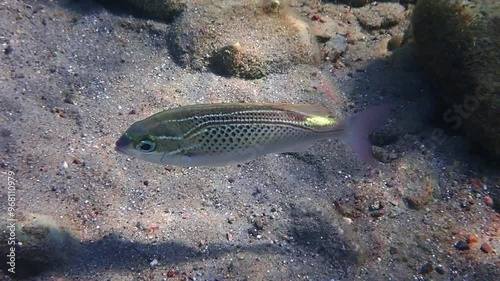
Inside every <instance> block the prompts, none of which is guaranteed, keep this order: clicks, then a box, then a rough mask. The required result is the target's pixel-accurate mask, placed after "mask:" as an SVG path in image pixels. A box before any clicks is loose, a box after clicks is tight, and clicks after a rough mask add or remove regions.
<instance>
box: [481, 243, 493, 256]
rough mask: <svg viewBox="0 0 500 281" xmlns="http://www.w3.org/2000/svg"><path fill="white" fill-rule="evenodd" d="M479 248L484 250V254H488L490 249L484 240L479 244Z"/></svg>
mask: <svg viewBox="0 0 500 281" xmlns="http://www.w3.org/2000/svg"><path fill="white" fill-rule="evenodd" d="M480 249H481V251H483V252H485V253H486V254H488V253H490V252H491V251H492V249H491V246H490V245H489V244H488V243H486V242H484V243H483V244H482V245H481V248H480Z"/></svg>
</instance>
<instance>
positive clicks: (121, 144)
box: [115, 136, 132, 155]
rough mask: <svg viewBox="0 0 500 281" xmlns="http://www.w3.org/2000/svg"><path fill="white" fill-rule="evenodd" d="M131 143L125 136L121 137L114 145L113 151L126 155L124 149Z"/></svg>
mask: <svg viewBox="0 0 500 281" xmlns="http://www.w3.org/2000/svg"><path fill="white" fill-rule="evenodd" d="M131 143H132V141H131V140H130V139H129V138H127V137H126V136H121V137H120V138H119V139H118V140H117V141H116V143H115V151H116V152H118V153H121V154H125V155H128V153H127V149H126V147H128V146H130V144H131Z"/></svg>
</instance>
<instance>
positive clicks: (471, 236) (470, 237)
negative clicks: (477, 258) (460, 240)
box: [467, 234, 479, 245]
mask: <svg viewBox="0 0 500 281" xmlns="http://www.w3.org/2000/svg"><path fill="white" fill-rule="evenodd" d="M477 242H479V239H478V238H477V236H476V235H474V234H469V235H468V236H467V244H469V245H470V244H474V243H477Z"/></svg>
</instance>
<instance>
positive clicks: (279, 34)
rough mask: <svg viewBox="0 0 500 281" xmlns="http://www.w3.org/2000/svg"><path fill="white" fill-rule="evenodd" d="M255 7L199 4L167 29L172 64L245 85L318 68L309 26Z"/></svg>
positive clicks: (253, 4)
mask: <svg viewBox="0 0 500 281" xmlns="http://www.w3.org/2000/svg"><path fill="white" fill-rule="evenodd" d="M259 3H260V1H249V2H247V1H235V2H231V4H227V5H213V4H210V3H203V4H198V5H196V7H195V8H193V9H187V10H186V11H185V12H183V13H182V14H181V16H180V17H179V18H177V20H176V21H175V23H174V24H173V26H172V28H171V32H170V35H169V36H170V40H171V43H172V44H171V53H172V55H173V58H174V59H175V60H176V61H177V62H178V63H179V64H181V65H183V66H188V67H190V68H192V69H197V70H203V69H206V68H208V69H211V70H212V71H215V72H216V73H218V74H222V75H226V76H228V75H229V76H236V77H240V78H245V79H257V78H260V77H263V76H265V75H267V74H269V73H273V72H283V71H286V70H287V69H288V68H289V67H290V66H291V65H293V64H317V63H318V62H319V47H318V44H317V42H316V39H315V38H314V36H313V34H312V31H311V28H310V26H309V25H308V24H307V23H306V22H304V21H302V20H301V19H299V18H298V17H297V16H295V15H294V14H293V13H291V12H290V9H284V8H283V9H281V8H280V9H278V10H277V11H276V12H272V13H269V12H268V11H267V10H266V9H264V8H263V6H262V5H261V4H259ZM280 3H281V2H280ZM242 30H245V33H242V32H241V31H242Z"/></svg>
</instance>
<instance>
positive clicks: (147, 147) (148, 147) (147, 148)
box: [135, 139, 156, 152]
mask: <svg viewBox="0 0 500 281" xmlns="http://www.w3.org/2000/svg"><path fill="white" fill-rule="evenodd" d="M155 148H156V143H154V142H152V141H151V140H149V139H145V140H142V141H140V142H139V143H138V144H136V146H135V149H137V150H139V151H142V152H151V151H154V150H155Z"/></svg>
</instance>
